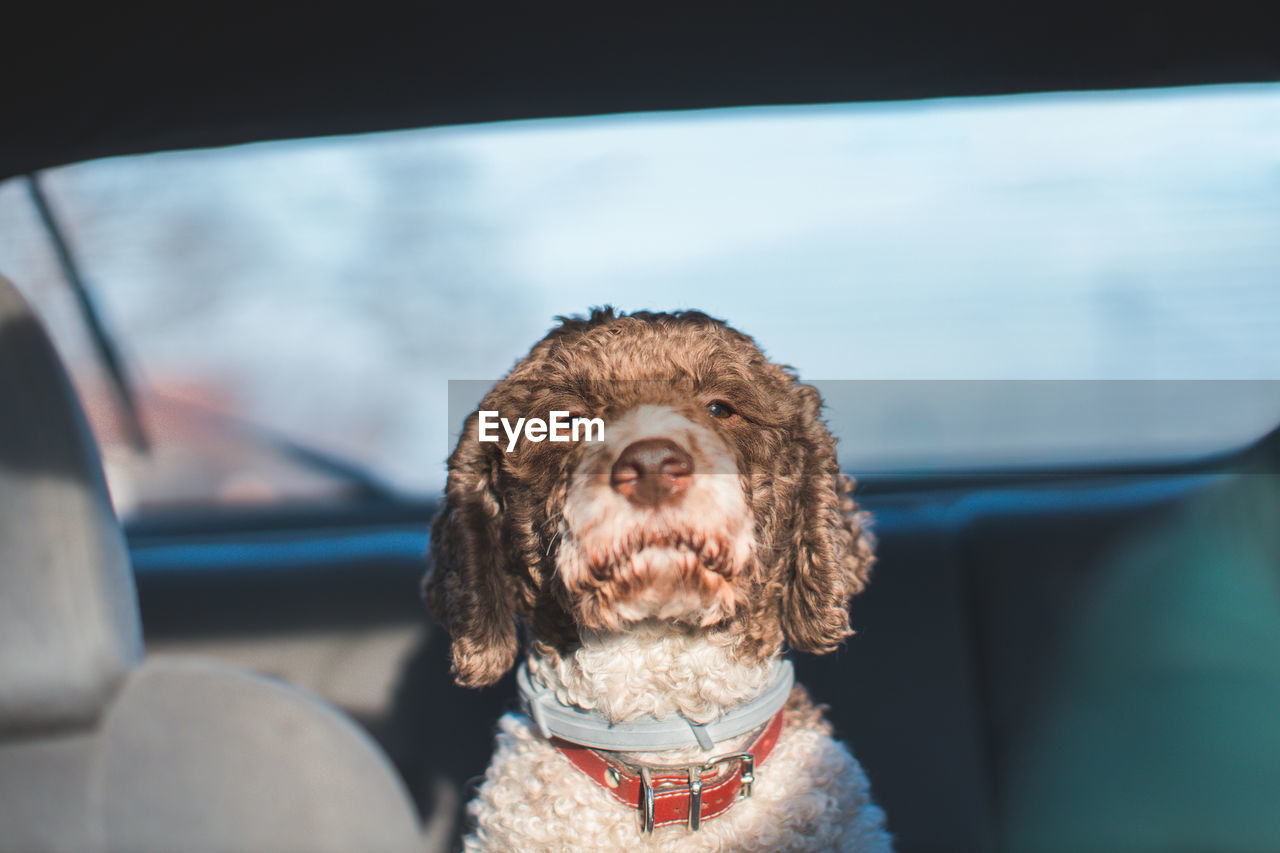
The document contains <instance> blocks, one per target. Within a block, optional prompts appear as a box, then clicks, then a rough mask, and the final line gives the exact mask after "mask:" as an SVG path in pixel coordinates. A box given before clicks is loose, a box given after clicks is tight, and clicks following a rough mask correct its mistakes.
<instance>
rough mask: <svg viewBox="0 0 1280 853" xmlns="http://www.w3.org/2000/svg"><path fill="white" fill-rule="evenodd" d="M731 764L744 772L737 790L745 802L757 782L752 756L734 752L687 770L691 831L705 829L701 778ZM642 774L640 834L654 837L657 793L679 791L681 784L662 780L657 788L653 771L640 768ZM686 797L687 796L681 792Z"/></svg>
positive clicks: (717, 772)
mask: <svg viewBox="0 0 1280 853" xmlns="http://www.w3.org/2000/svg"><path fill="white" fill-rule="evenodd" d="M730 761H737V762H738V768H739V769H740V771H741V775H740V778H741V780H742V784H741V787H739V788H738V799H740V800H745V799H747V798H748V797H750V796H751V785H752V783H754V782H755V765H756V757H755V755H753V754H752V753H750V752H735V753H731V754H729V755H721V756H718V757H716V758H712V759H711V760H709V761H704V762H703V763H701V764H690V765H688V767H687V768H686V770H687V772H688V777H689V778H688V782H686V783H685V785H686V787H685V792H687V793H688V794H689V822H688V826H689V829H690V831H692V832H697V831H698V830H699V829H700V828H701V827H702V787H703V783H702V776H703V774H705V773H712V772H714V773H716V774H717V775H718V774H719V773H720V765H722V764H725V763H727V762H730ZM639 770H640V831H641V832H643V833H644V834H645V835H651V834H652V833H653V827H654V790H655V788H656V787H661V788H662V789H664V790H670V789H672V788H677V787H678V786H679V785H680V784H681V783H680V782H679V781H676V780H673V779H663V780H662V781H660V782H659V783H658V785H657V786H655V785H654V782H653V771H652V769H651V768H649V767H644V766H641V767H640V768H639ZM682 793H684V792H682Z"/></svg>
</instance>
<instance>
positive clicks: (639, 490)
mask: <svg viewBox="0 0 1280 853" xmlns="http://www.w3.org/2000/svg"><path fill="white" fill-rule="evenodd" d="M691 474H693V458H692V457H691V456H689V454H688V453H687V452H686V451H685V449H684V448H683V447H681V446H680V445H678V444H676V443H675V442H674V441H672V440H671V439H669V438H645V439H642V440H640V441H636V442H632V443H631V444H629V445H627V447H626V449H625V450H623V451H622V454H621V455H620V456H618V461H616V462H614V463H613V472H612V476H611V477H610V478H609V482H610V484H611V485H612V486H613V488H614V490H615V491H617V492H618V494H620V495H622V496H623V497H624V498H626V499H627V500H629V501H631V502H632V503H633V504H635V505H636V506H647V507H657V506H660V505H661V504H663V503H664V502H666V501H672V500H675V499H676V498H677V497H679V496H680V495H682V494H684V491H685V489H687V488H688V487H689V479H690V475H691Z"/></svg>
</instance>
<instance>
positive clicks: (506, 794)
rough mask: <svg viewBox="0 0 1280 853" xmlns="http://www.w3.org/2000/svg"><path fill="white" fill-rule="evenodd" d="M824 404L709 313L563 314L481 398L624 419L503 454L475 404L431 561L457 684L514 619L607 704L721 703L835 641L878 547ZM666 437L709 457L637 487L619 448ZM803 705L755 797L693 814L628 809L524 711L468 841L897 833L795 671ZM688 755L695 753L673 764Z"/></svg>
mask: <svg viewBox="0 0 1280 853" xmlns="http://www.w3.org/2000/svg"><path fill="white" fill-rule="evenodd" d="M711 403H721V404H727V405H728V406H729V414H728V416H725V414H724V411H725V410H724V409H719V410H718V416H716V415H715V414H713V413H712V412H711V411H709V409H708V406H709V404H711ZM821 406H822V403H821V399H820V397H819V395H818V392H817V391H816V390H815V389H813V388H812V387H811V386H807V385H804V384H801V383H800V382H798V381H797V379H796V377H795V375H794V374H793V373H792V372H791V371H790V370H789V369H787V368H784V367H781V366H779V365H775V364H772V363H770V362H769V361H768V360H767V359H766V358H765V357H764V355H763V354H762V353H761V352H760V350H759V349H758V348H757V347H756V345H755V343H754V342H753V341H752V340H751V339H750V338H748V337H747V336H745V335H743V334H741V333H739V332H737V331H735V330H733V329H731V328H730V327H728V326H727V325H725V324H724V323H723V322H721V321H719V320H714V319H712V318H710V317H707V316H706V315H704V314H701V313H698V312H680V313H675V314H659V313H649V312H640V313H635V314H630V315H619V314H615V313H614V312H613V311H612V310H611V309H603V310H601V309H597V310H595V311H593V312H592V314H591V315H590V317H588V318H586V319H582V318H561V324H560V326H559V327H558V328H556V329H553V330H552V331H551V332H550V333H549V334H548V335H547V336H546V337H545V338H544V339H543V340H542V341H540V342H539V343H538V344H536V345H535V346H534V347H533V349H532V351H531V352H530V353H529V355H528V356H526V357H525V358H524V359H522V360H521V361H520V362H519V363H518V364H517V365H516V366H515V368H514V369H513V370H512V371H511V373H510V374H509V375H508V376H507V377H506V378H504V379H503V380H502V381H500V382H499V383H498V384H497V385H495V387H494V388H493V390H492V391H490V393H489V394H488V395H487V396H486V397H485V399H484V401H483V402H482V403H481V405H480V407H479V409H488V410H497V411H499V412H500V413H501V415H502V416H504V417H508V418H515V417H546V416H547V413H548V412H550V411H552V410H563V411H570V412H575V413H579V414H584V415H588V416H590V417H601V418H603V419H604V420H605V423H606V441H605V442H604V443H602V444H586V443H581V444H563V443H557V444H552V443H550V442H542V443H533V442H522V443H518V444H517V446H516V447H515V449H514V450H513V451H512V452H510V453H506V452H503V449H502V448H500V447H499V446H498V445H496V444H493V443H481V442H479V441H478V437H477V430H478V423H477V422H478V415H477V414H474V413H473V415H472V416H471V417H470V418H468V420H467V423H466V425H465V427H464V430H463V435H462V437H461V439H460V440H459V443H458V447H457V449H456V450H455V451H454V453H453V455H452V456H451V457H450V459H449V478H448V484H447V487H446V490H445V504H444V508H443V510H442V512H441V513H440V515H439V516H438V517H437V519H436V521H435V524H434V526H433V528H432V545H431V548H432V554H431V556H432V569H431V571H430V573H429V574H428V576H427V579H426V581H425V584H424V589H425V593H426V596H427V599H428V603H429V605H430V607H431V609H432V611H433V612H434V613H435V615H436V617H437V618H438V619H439V620H440V621H441V623H442V624H443V625H444V627H445V628H446V629H447V630H448V631H449V633H450V634H451V636H452V637H453V645H452V659H453V670H454V675H455V678H456V680H457V681H458V683H459V684H462V685H465V686H482V685H485V684H490V683H492V682H494V681H496V680H497V679H498V678H500V677H501V676H502V675H503V674H504V673H505V672H506V671H507V670H509V669H510V668H511V667H512V665H513V664H514V662H515V658H516V655H517V652H518V642H517V636H516V624H517V619H520V620H522V621H523V622H524V624H525V625H526V627H527V630H528V632H529V634H530V640H531V642H530V668H531V671H532V674H533V676H534V678H535V679H536V680H539V681H541V682H542V683H544V684H546V685H548V686H551V687H552V688H554V689H555V691H556V694H557V696H558V697H559V699H560V700H561V701H562V702H565V703H566V704H571V705H577V706H579V707H583V708H594V709H596V710H598V711H600V712H601V713H603V714H605V715H606V716H608V717H609V718H610V719H613V720H624V719H629V718H632V717H635V716H638V715H641V714H654V715H656V716H664V715H667V714H671V713H679V714H683V715H685V716H687V717H689V718H690V719H694V720H709V719H713V718H714V717H716V716H717V715H718V714H720V713H721V712H723V711H724V710H726V709H728V708H731V707H733V706H734V705H737V704H740V703H741V702H743V701H746V700H748V699H750V698H751V697H752V696H754V695H756V694H757V693H758V692H759V691H760V690H761V689H762V688H763V685H764V684H765V683H766V681H767V678H768V670H769V662H770V661H771V660H772V659H773V658H775V657H776V656H777V655H779V654H780V653H781V651H782V646H783V642H784V638H785V640H786V642H787V643H788V644H789V645H790V646H791V647H792V648H795V649H799V650H803V651H810V652H817V653H821V652H826V651H830V650H831V649H833V648H834V647H835V646H836V645H838V644H839V643H840V642H841V641H842V640H844V639H845V638H846V637H848V636H849V635H850V633H851V631H850V627H849V616H848V602H849V599H850V597H851V596H852V595H854V594H855V593H857V592H858V591H860V590H861V589H862V587H863V585H864V584H865V583H866V580H867V576H868V574H869V571H870V568H871V565H872V562H873V556H872V543H871V540H870V537H869V535H868V533H867V530H866V522H867V519H866V518H865V516H864V515H863V514H862V513H860V512H859V511H858V509H857V506H856V505H855V504H854V502H853V500H852V498H851V497H850V493H851V491H852V488H853V483H852V481H851V480H850V479H849V478H848V477H845V476H844V475H843V474H841V473H840V471H839V468H838V466H837V462H836V453H835V441H834V439H833V438H832V436H831V434H830V433H829V431H828V430H827V428H826V425H825V424H824V423H823V421H822V418H821ZM652 437H661V438H664V439H671V440H673V441H675V442H677V443H678V444H679V445H680V446H681V447H682V448H684V449H685V450H687V451H688V453H689V456H690V459H691V460H692V464H693V473H692V475H691V476H690V477H689V478H688V479H689V481H690V484H689V485H688V488H687V491H686V492H682V493H681V495H680V497H679V500H673V501H671V502H670V503H669V504H666V503H664V504H663V505H661V506H658V507H645V506H641V507H637V506H634V505H632V504H631V503H629V502H628V501H627V499H626V498H625V497H623V496H622V495H621V494H620V493H619V490H617V489H615V488H613V487H612V486H611V485H610V475H609V471H610V468H611V466H612V465H613V464H614V461H615V460H616V459H617V458H618V457H619V454H620V453H621V452H622V450H623V448H624V447H626V446H627V445H628V444H629V443H631V442H634V441H637V440H641V439H646V438H652ZM788 723H789V725H788V726H787V728H786V729H785V730H784V734H783V737H782V740H781V741H780V742H779V746H778V748H777V751H776V752H775V754H774V755H772V756H770V758H769V760H768V762H767V763H766V764H765V765H764V766H763V767H762V768H761V770H760V772H758V773H757V779H758V780H759V781H758V783H757V793H756V794H754V795H753V796H752V798H750V799H748V800H744V801H741V802H740V803H738V804H737V805H735V807H734V808H733V809H731V810H730V812H729V813H727V814H726V815H724V816H722V817H720V818H717V819H715V820H712V821H708V822H706V823H705V824H704V826H703V828H702V829H701V830H700V831H699V832H698V833H690V832H689V831H688V830H686V829H683V828H681V827H668V828H666V829H661V830H659V831H658V832H657V833H655V834H654V835H653V836H652V837H642V836H641V835H640V834H639V832H638V826H637V820H636V816H635V814H634V813H628V812H627V810H626V809H625V808H623V807H621V806H619V805H618V804H617V803H616V802H613V801H612V800H611V799H610V798H609V797H608V796H607V795H606V794H605V792H604V791H602V790H599V789H598V788H597V787H596V786H595V784H594V783H592V782H591V781H589V780H587V779H586V778H585V777H582V776H580V775H579V774H577V773H576V772H575V771H573V770H572V768H571V766H569V765H567V764H566V762H565V760H564V759H563V757H562V756H561V755H560V754H559V753H558V752H556V751H555V750H554V749H552V748H551V747H550V746H548V745H547V744H546V743H545V742H544V741H543V740H542V739H541V738H540V737H539V736H538V735H537V733H536V732H534V731H533V730H531V729H530V728H529V724H528V722H527V721H525V720H524V719H523V718H522V717H520V716H518V715H509V716H507V717H505V718H504V719H503V721H502V724H501V733H500V734H499V736H498V746H497V752H496V754H495V758H494V762H493V764H492V765H491V767H490V770H489V773H488V775H487V777H486V782H485V784H484V785H483V786H482V788H481V790H480V793H479V796H478V797H477V799H476V800H475V802H473V804H472V806H471V811H472V815H473V817H474V818H475V819H476V821H477V830H476V833H475V834H474V835H473V836H472V837H471V838H469V839H468V842H467V844H468V849H470V850H507V851H512V850H569V849H572V850H589V849H590V850H594V849H600V850H612V849H621V848H624V847H638V848H641V849H656V850H665V849H672V850H674V849H680V850H701V849H706V850H725V851H728V850H814V851H816V850H857V851H861V850H882V849H888V836H887V835H886V834H885V833H884V830H883V818H882V815H881V814H880V811H879V809H877V808H876V807H875V806H874V805H872V804H871V801H870V799H869V796H868V793H867V788H866V780H865V778H864V777H863V775H862V772H861V769H860V768H859V767H858V765H857V763H856V762H855V761H854V760H853V759H852V757H851V756H850V755H849V753H848V751H847V750H846V749H845V748H844V747H843V746H842V745H840V744H839V743H838V742H837V741H835V740H834V739H832V738H831V736H830V732H829V731H828V729H827V727H826V725H825V723H823V722H822V721H821V715H820V713H819V712H818V711H817V710H816V709H814V708H813V706H812V705H811V704H810V703H808V702H807V699H805V698H804V697H803V696H802V695H800V694H797V698H796V701H795V702H793V707H792V708H791V709H790V710H789V711H788ZM726 746H727V748H730V747H732V745H726ZM688 757H689V758H690V759H691V760H692V757H693V756H692V754H691V755H690V756H688ZM673 759H680V760H683V756H678V755H677V756H672V755H671V754H666V753H664V754H663V759H662V763H671V762H672V760H673Z"/></svg>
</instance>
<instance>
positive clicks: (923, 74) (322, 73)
mask: <svg viewBox="0 0 1280 853" xmlns="http://www.w3.org/2000/svg"><path fill="white" fill-rule="evenodd" d="M1270 8H1271V6H1270V4H1268V3H1253V4H1245V3H1240V4H1229V5H1211V4H1208V3H1178V2H1167V0H1166V2H1136V0H1114V2H1111V3H1096V2H1081V0H1075V2H1061V3H1053V4H1034V3H1028V4H1012V3H1001V4H995V3H956V2H954V0H930V1H928V2H916V3H903V4H889V3H884V2H881V3H869V2H846V3H839V4H836V3H824V4H807V5H805V6H799V5H797V4H793V5H791V6H786V7H784V6H783V5H782V4H778V3H769V2H738V3H733V4H729V3H715V4H712V3H668V2H651V3H645V4H631V5H624V4H603V3H598V2H596V3H590V4H587V3H527V2H526V3H508V4H503V3H499V2H486V3H453V4H417V5H415V6H413V7H412V8H410V7H408V5H407V4H406V6H404V7H399V6H389V7H383V6H380V5H377V4H366V5H364V6H358V7H353V6H350V5H348V4H342V5H341V6H335V7H334V8H328V7H324V6H323V5H322V4H316V5H310V4H257V5H256V6H255V7H253V8H252V9H250V8H249V7H247V6H235V5H232V6H226V5H224V4H216V5H213V6H201V7H196V8H187V7H182V8H179V7H175V6H173V5H172V4H143V5H140V6H139V5H135V4H97V5H95V6H92V7H88V8H84V9H81V8H77V9H75V10H74V12H72V11H68V10H67V9H66V8H65V7H57V8H53V7H48V6H46V7H45V9H46V10H44V11H36V12H25V13H24V14H25V15H27V20H26V21H25V26H24V25H22V23H20V22H18V23H16V24H15V26H13V27H12V29H11V30H10V35H11V40H10V44H9V45H7V46H6V49H5V51H3V52H0V72H2V73H0V80H2V81H3V82H2V83H0V104H3V109H2V110H0V178H3V177H9V176H12V175H16V174H22V173H25V172H30V171H33V170H37V169H41V168H46V167H50V166H55V165H62V164H67V163H72V162H78V161H81V160H86V159H91V158H95V157H101V156H108V155H115V154H127V153H139V152H144V151H155V150H165V149H179V148H191V147H204V146H216V145H226V144H233V143H241V142H249V141H254V140H265V139H279V138H291V137H309V136H317V135H327V134H346V133H358V132H366V131H375V130H387V129H394V128H407V127H422V126H430V125H441V124H458V123H469V122H485V121H499V120H508V119H523V118H537V117H552V116H569V115H587V114H600V113H616V112H631V111H646V110H682V109H692V108H704V107H720V106H742V105H759V104H796V103H820V102H846V101H868V100H886V99H907V98H930V97H945V96H958V95H979V94H995V93H1012V92H1028V91H1050V90H1071V89H1108V88H1131V87H1149V86H1174V85H1188V84H1207V83H1226V82H1245V81H1264V80H1276V79H1280V39H1276V38H1275V32H1276V30H1275V28H1274V27H1273V26H1272V25H1271V24H1272V22H1271V20H1270V18H1271V13H1270ZM33 17H34V19H33ZM6 66H7V67H6Z"/></svg>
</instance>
